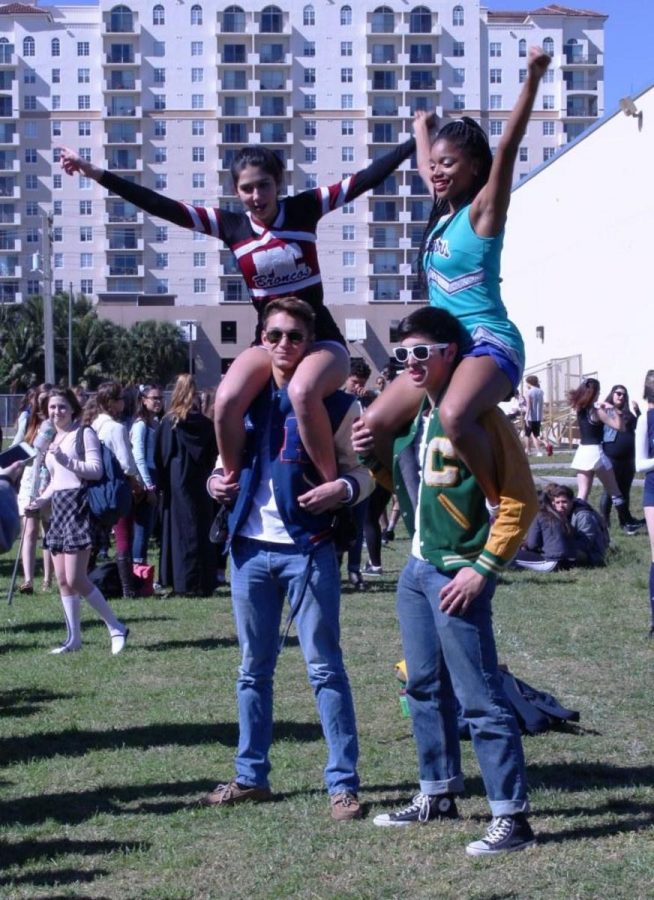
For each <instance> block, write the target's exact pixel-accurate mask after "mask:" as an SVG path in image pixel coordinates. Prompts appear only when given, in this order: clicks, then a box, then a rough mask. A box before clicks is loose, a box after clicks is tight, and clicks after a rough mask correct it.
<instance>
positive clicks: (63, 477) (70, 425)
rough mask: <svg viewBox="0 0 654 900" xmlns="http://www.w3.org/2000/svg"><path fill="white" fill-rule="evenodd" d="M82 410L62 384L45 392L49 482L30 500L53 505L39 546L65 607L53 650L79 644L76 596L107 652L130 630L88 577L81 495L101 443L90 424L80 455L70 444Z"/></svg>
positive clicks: (87, 529)
mask: <svg viewBox="0 0 654 900" xmlns="http://www.w3.org/2000/svg"><path fill="white" fill-rule="evenodd" d="M81 412H82V410H81V407H80V405H79V401H78V400H77V398H76V396H75V394H74V393H73V392H72V391H71V390H69V389H68V388H66V389H58V388H55V389H54V390H52V391H50V392H49V394H48V416H49V418H50V419H51V420H52V422H53V424H54V426H55V428H56V432H57V433H56V435H55V438H54V440H53V441H52V444H51V445H50V447H49V449H48V452H47V454H46V458H45V464H46V466H47V468H48V471H49V472H50V483H49V485H48V486H47V488H46V489H45V490H44V491H43V493H42V494H41V496H40V497H38V499H37V500H35V501H34V502H33V508H35V509H39V508H40V507H41V506H44V505H45V504H46V503H48V502H50V503H51V504H52V517H51V520H50V526H49V528H48V531H47V534H46V536H45V539H44V545H45V546H46V547H47V549H48V550H49V551H50V553H51V554H52V557H53V562H54V570H55V575H56V578H57V583H58V585H59V591H60V594H61V603H62V605H63V608H64V615H65V618H66V627H67V629H68V636H67V638H66V641H65V642H64V643H63V644H62V645H61V646H60V647H55V649H54V650H52V651H51V652H52V653H72V652H74V651H75V650H79V649H80V648H81V646H82V635H81V628H80V611H81V602H82V601H81V598H82V597H84V598H85V599H86V600H87V601H88V603H89V605H90V606H91V607H92V608H93V609H94V610H95V612H96V613H97V614H98V615H99V616H100V618H101V619H102V620H103V622H104V623H105V625H106V626H107V628H108V630H109V636H110V638H111V652H112V653H113V654H114V655H116V654H117V653H120V652H121V650H122V649H123V648H124V646H125V642H126V640H127V635H128V634H129V629H128V628H127V627H126V626H125V625H124V624H123V623H122V622H119V621H118V619H117V618H116V616H115V614H114V611H113V610H112V608H111V606H110V605H109V604H108V603H107V601H106V599H105V598H104V596H103V595H102V593H101V592H100V590H99V589H98V588H97V587H95V585H94V584H93V583H92V582H91V581H90V580H89V577H88V575H87V570H88V563H89V556H90V553H91V546H92V544H93V535H92V530H93V525H92V521H91V517H90V514H89V507H88V500H87V496H86V482H87V481H97V480H98V479H99V478H101V477H102V457H101V455H100V442H99V440H98V438H97V436H96V434H95V432H94V431H93V430H92V429H91V428H86V429H85V430H84V452H85V459H84V460H81V459H79V458H78V456H77V453H76V449H75V438H76V432H77V429H78V428H79V417H80V414H81Z"/></svg>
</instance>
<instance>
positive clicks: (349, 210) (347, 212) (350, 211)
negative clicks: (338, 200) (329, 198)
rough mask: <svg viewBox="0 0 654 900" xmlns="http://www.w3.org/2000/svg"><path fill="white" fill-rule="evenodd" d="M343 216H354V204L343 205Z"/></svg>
mask: <svg viewBox="0 0 654 900" xmlns="http://www.w3.org/2000/svg"><path fill="white" fill-rule="evenodd" d="M342 210H343V215H344V216H353V215H354V203H353V202H351V203H344V204H343V207H342Z"/></svg>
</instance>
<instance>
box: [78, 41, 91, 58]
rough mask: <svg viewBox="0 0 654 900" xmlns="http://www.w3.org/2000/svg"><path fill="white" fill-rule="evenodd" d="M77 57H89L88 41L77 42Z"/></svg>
mask: <svg viewBox="0 0 654 900" xmlns="http://www.w3.org/2000/svg"><path fill="white" fill-rule="evenodd" d="M77 55H78V56H90V55H91V45H90V43H89V42H88V41H78V42H77Z"/></svg>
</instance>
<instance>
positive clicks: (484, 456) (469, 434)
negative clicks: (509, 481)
mask: <svg viewBox="0 0 654 900" xmlns="http://www.w3.org/2000/svg"><path fill="white" fill-rule="evenodd" d="M510 391H511V383H510V381H509V379H508V377H507V376H506V375H505V374H504V372H502V371H501V370H500V369H499V368H498V366H497V364H496V363H495V362H494V360H493V359H492V357H490V356H475V357H472V356H469V357H467V358H466V359H463V360H461V362H460V363H459V365H458V366H457V367H456V369H455V370H454V373H453V374H452V378H451V380H450V383H449V385H448V388H447V391H446V392H445V396H444V397H443V399H442V401H441V403H440V406H439V412H440V419H441V424H442V425H443V428H444V429H445V433H446V434H447V436H448V437H449V439H450V440H451V441H452V443H453V444H454V446H455V447H456V449H457V452H458V454H459V456H460V457H461V459H462V460H463V461H464V463H465V464H466V466H467V467H468V468H469V469H470V471H471V472H472V474H473V475H474V477H475V480H476V481H477V484H478V485H479V487H480V488H481V489H482V491H483V492H484V494H485V496H486V499H487V500H488V502H489V503H490V504H492V505H493V506H496V505H497V504H498V503H499V502H500V492H499V486H498V483H497V468H496V465H495V459H494V457H493V449H492V447H491V443H490V441H489V440H488V436H487V434H486V432H485V431H484V429H483V428H482V427H481V425H480V424H479V422H478V419H479V416H480V415H481V414H482V413H484V412H487V411H488V410H490V409H492V408H493V407H494V406H497V404H498V403H501V402H502V400H504V399H505V398H506V396H507V395H508V394H509V393H510Z"/></svg>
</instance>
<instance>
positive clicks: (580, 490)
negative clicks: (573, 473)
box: [577, 472, 595, 500]
mask: <svg viewBox="0 0 654 900" xmlns="http://www.w3.org/2000/svg"><path fill="white" fill-rule="evenodd" d="M594 477H595V473H594V472H577V497H578V498H579V499H580V500H588V496H589V494H590V490H591V488H592V486H593V478H594Z"/></svg>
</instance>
